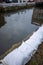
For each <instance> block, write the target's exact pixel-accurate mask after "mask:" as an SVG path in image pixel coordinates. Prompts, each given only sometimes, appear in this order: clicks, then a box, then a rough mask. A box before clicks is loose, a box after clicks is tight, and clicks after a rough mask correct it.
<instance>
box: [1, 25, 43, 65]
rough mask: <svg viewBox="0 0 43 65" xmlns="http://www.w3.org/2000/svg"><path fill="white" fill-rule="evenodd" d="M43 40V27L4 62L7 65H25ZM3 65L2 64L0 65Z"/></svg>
mask: <svg viewBox="0 0 43 65" xmlns="http://www.w3.org/2000/svg"><path fill="white" fill-rule="evenodd" d="M42 39H43V25H42V26H41V27H40V28H39V29H38V30H37V31H36V32H34V33H33V35H32V36H31V37H30V38H29V39H28V40H26V41H25V42H24V41H23V42H22V44H21V46H19V47H18V48H16V49H15V50H13V51H12V52H11V53H9V54H8V55H7V56H6V57H5V58H4V59H3V61H4V62H5V63H6V64H7V65H25V64H26V63H27V62H28V61H29V60H30V59H31V57H32V56H33V54H34V53H35V52H36V50H37V48H38V46H39V45H40V44H41V42H42ZM0 65H1V64H0Z"/></svg>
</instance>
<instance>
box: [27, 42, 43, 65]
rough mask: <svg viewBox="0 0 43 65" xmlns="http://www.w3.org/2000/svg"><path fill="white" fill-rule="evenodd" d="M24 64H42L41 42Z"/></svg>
mask: <svg viewBox="0 0 43 65" xmlns="http://www.w3.org/2000/svg"><path fill="white" fill-rule="evenodd" d="M26 65H43V43H42V44H41V45H40V46H39V48H38V50H37V51H36V53H35V54H34V56H33V57H32V58H31V60H30V61H29V62H28V63H27V64H26Z"/></svg>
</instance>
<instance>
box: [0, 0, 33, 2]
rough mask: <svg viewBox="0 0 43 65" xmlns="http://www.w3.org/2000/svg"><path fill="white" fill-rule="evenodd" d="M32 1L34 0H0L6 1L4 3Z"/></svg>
mask: <svg viewBox="0 0 43 65" xmlns="http://www.w3.org/2000/svg"><path fill="white" fill-rule="evenodd" d="M26 1H28V2H33V1H34V0H0V3H2V2H6V3H9V2H26Z"/></svg>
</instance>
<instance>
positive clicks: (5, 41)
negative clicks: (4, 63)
mask: <svg viewBox="0 0 43 65" xmlns="http://www.w3.org/2000/svg"><path fill="white" fill-rule="evenodd" d="M34 9H35V8H30V9H25V10H21V11H18V12H16V13H15V12H11V13H5V14H0V56H1V55H2V54H3V53H4V52H6V51H7V50H8V49H9V48H11V46H12V45H13V44H15V43H17V42H19V41H22V40H23V39H24V38H25V37H26V36H28V35H29V34H31V33H32V32H33V31H36V30H37V29H38V28H39V23H37V22H36V21H35V18H34ZM38 10H39V9H38ZM35 11H36V10H35ZM36 24H37V25H36Z"/></svg>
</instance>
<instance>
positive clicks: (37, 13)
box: [32, 8, 43, 25]
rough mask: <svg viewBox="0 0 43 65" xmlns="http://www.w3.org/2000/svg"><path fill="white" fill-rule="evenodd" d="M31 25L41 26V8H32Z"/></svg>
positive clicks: (42, 15)
mask: <svg viewBox="0 0 43 65" xmlns="http://www.w3.org/2000/svg"><path fill="white" fill-rule="evenodd" d="M32 23H33V24H36V25H41V24H43V9H42V8H34V11H33V16H32Z"/></svg>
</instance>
